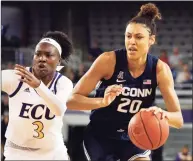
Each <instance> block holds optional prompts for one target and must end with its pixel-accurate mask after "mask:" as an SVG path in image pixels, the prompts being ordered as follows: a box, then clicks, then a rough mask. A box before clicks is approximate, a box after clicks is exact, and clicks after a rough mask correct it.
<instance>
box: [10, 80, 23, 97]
mask: <svg viewBox="0 0 193 161" xmlns="http://www.w3.org/2000/svg"><path fill="white" fill-rule="evenodd" d="M22 84H23V82H21V81H20V82H19V84H18V86H17V88H16V90H15V91H14V92H13V93H12V94H10V95H9V97H13V96H15V95H16V94H17V92H19V90H20V88H21V86H22Z"/></svg>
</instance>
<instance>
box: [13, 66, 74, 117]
mask: <svg viewBox="0 0 193 161" xmlns="http://www.w3.org/2000/svg"><path fill="white" fill-rule="evenodd" d="M15 70H16V71H17V72H16V74H18V75H20V76H22V78H21V79H20V81H22V82H25V83H27V84H28V85H29V86H31V87H32V88H34V89H35V90H36V91H37V93H38V94H39V95H40V96H41V97H42V98H43V99H44V101H45V102H46V104H47V107H48V108H49V109H50V111H51V112H52V113H53V114H54V115H56V116H61V115H63V114H64V112H65V111H66V109H67V107H66V100H67V98H68V96H69V95H70V93H71V92H72V89H73V84H72V82H71V81H70V80H69V79H67V78H66V79H65V78H61V79H60V80H59V81H58V83H57V93H56V95H55V94H53V93H52V92H51V91H50V90H49V89H48V88H47V86H46V85H45V84H44V83H43V82H41V81H40V80H38V79H37V78H36V77H35V76H34V75H33V74H32V73H31V72H29V71H28V70H26V68H25V67H23V66H21V65H16V67H15Z"/></svg>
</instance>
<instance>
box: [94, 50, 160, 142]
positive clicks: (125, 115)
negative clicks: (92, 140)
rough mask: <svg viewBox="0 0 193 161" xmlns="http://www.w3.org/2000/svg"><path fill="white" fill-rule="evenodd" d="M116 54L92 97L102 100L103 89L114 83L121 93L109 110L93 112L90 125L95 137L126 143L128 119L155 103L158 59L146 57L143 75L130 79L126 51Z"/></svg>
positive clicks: (150, 56)
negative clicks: (110, 70) (110, 69)
mask: <svg viewBox="0 0 193 161" xmlns="http://www.w3.org/2000/svg"><path fill="white" fill-rule="evenodd" d="M115 54H116V66H115V70H114V73H113V75H112V77H111V78H110V79H109V80H104V79H103V80H101V82H100V83H99V85H98V87H97V89H96V95H95V97H104V92H105V89H106V88H107V87H108V86H110V85H113V84H122V86H123V92H122V93H121V94H120V95H119V96H117V97H116V99H115V100H114V101H113V102H112V103H111V104H110V105H109V106H108V107H104V108H100V109H96V110H93V111H92V113H91V116H90V120H91V122H90V125H91V126H92V127H94V128H93V129H95V134H96V135H101V136H107V137H110V138H114V139H118V140H129V138H128V135H127V127H128V123H129V121H130V119H131V118H132V117H133V116H134V115H135V114H136V113H137V112H139V111H140V109H141V108H149V107H150V106H153V104H154V100H155V91H156V87H157V81H156V65H157V61H158V58H156V57H155V56H152V55H150V54H148V55H147V63H146V67H145V70H144V72H143V73H142V74H141V75H140V76H139V77H137V78H133V77H132V75H131V74H130V72H129V70H128V61H127V53H126V49H120V50H116V51H115Z"/></svg>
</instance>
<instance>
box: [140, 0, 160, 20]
mask: <svg viewBox="0 0 193 161" xmlns="http://www.w3.org/2000/svg"><path fill="white" fill-rule="evenodd" d="M138 16H141V17H146V18H149V19H151V20H155V19H159V20H160V19H161V14H160V12H159V9H158V8H157V6H156V5H155V4H153V3H147V4H144V5H142V6H141V8H140V12H139V13H138Z"/></svg>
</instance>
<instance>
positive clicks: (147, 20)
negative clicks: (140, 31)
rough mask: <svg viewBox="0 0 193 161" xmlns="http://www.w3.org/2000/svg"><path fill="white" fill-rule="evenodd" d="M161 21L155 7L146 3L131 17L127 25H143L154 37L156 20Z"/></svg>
mask: <svg viewBox="0 0 193 161" xmlns="http://www.w3.org/2000/svg"><path fill="white" fill-rule="evenodd" d="M157 19H158V20H160V19H161V14H160V12H159V9H158V8H157V6H156V5H155V4H153V3H147V4H144V5H142V6H141V8H140V11H139V13H138V14H137V16H135V17H133V18H132V19H131V20H130V21H129V22H128V23H127V25H128V24H130V23H140V24H145V25H146V26H147V27H148V28H149V29H150V35H156V23H155V21H156V20H157Z"/></svg>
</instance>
